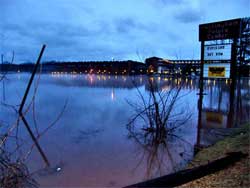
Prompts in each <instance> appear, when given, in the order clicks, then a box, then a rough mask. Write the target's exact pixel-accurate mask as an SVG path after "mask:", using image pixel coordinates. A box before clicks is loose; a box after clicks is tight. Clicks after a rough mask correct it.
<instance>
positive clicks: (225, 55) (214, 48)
mask: <svg viewBox="0 0 250 188" xmlns="http://www.w3.org/2000/svg"><path fill="white" fill-rule="evenodd" d="M231 51H232V45H231V44H221V45H207V46H205V50H204V60H230V59H231Z"/></svg>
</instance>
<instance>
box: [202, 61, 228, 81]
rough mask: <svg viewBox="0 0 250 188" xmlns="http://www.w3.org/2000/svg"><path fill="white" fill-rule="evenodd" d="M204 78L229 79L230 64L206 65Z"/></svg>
mask: <svg viewBox="0 0 250 188" xmlns="http://www.w3.org/2000/svg"><path fill="white" fill-rule="evenodd" d="M203 77H204V78H229V77H230V63H212V64H208V63H205V64H204V72H203Z"/></svg>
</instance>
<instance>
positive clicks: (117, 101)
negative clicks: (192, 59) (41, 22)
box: [0, 74, 250, 187]
mask: <svg viewBox="0 0 250 188" xmlns="http://www.w3.org/2000/svg"><path fill="white" fill-rule="evenodd" d="M29 77H30V74H9V75H7V79H5V80H3V81H1V82H0V84H1V94H0V96H1V98H0V101H1V107H0V123H1V125H2V126H0V130H1V132H6V131H7V130H11V131H10V135H11V136H10V137H9V138H8V140H7V141H6V142H5V147H6V149H7V150H8V152H10V153H11V154H12V157H13V158H18V159H20V160H24V161H25V164H26V165H27V166H28V168H29V170H30V172H31V173H32V174H33V176H34V178H35V179H36V180H37V182H38V183H39V184H40V185H41V187H122V186H126V185H130V184H134V183H137V182H141V181H144V180H148V179H151V178H155V177H159V176H162V175H166V174H169V173H172V172H175V171H178V170H180V169H182V168H183V167H185V165H186V164H187V163H188V162H189V161H190V160H191V159H192V158H193V156H194V154H195V151H196V149H195V148H199V147H201V146H207V145H209V144H211V143H213V142H215V141H216V140H217V139H220V138H221V135H222V134H220V133H221V131H222V130H226V129H230V128H234V127H237V126H238V125H239V124H241V123H244V122H247V121H249V120H250V117H249V114H250V89H249V88H250V79H249V78H244V79H243V78H242V79H241V80H238V81H237V84H236V88H235V90H233V91H232V90H230V80H221V81H218V80H216V81H215V80H206V81H204V92H205V95H204V97H203V101H202V104H203V105H202V109H199V110H201V117H198V112H199V110H198V100H199V95H198V93H199V79H198V78H197V79H195V78H193V79H191V78H178V79H175V78H167V77H157V76H155V77H151V78H149V79H150V80H151V81H152V83H153V85H154V91H155V92H158V93H164V92H168V91H170V90H171V89H172V88H173V87H181V90H180V93H179V96H180V98H179V99H178V100H177V102H176V103H175V104H174V105H175V106H174V109H173V112H175V114H177V115H178V114H179V115H178V116H177V118H176V120H178V118H179V119H180V120H181V119H183V118H184V116H189V117H190V118H188V120H187V121H185V123H183V125H182V126H179V127H178V128H177V129H175V130H174V133H173V134H172V136H171V135H169V136H168V137H167V138H166V141H165V142H164V143H163V144H161V143H156V142H153V141H152V139H151V140H150V139H147V138H148V137H147V135H145V133H144V132H143V131H145V130H143V129H140V128H133V129H131V128H128V126H127V124H128V123H129V122H130V120H131V118H132V117H134V115H136V113H137V111H136V109H135V107H133V105H131V104H138V105H140V104H142V98H141V96H140V94H141V95H142V96H143V97H145V99H146V100H148V94H149V92H150V85H149V82H148V78H147V77H146V76H108V75H66V74H65V75H61V74H60V75H58V74H42V75H40V79H38V76H36V80H35V81H34V85H33V87H32V89H31V92H30V93H29V97H28V100H27V103H26V105H25V109H28V110H27V113H26V114H25V117H27V120H28V122H29V124H30V126H31V128H32V131H33V132H34V134H35V135H36V136H37V137H38V141H39V143H40V145H41V147H42V149H43V150H44V152H45V154H46V156H47V158H48V160H49V161H50V164H51V167H50V168H47V169H44V167H45V164H44V161H43V160H42V158H41V156H40V155H39V153H38V151H37V149H36V148H35V147H34V144H33V142H32V140H31V138H30V136H29V134H28V132H27V130H26V128H25V126H24V124H23V123H22V122H18V124H19V125H18V126H16V124H17V123H16V120H17V119H18V114H17V112H16V109H18V107H19V106H18V105H19V104H20V102H21V100H22V96H23V94H24V91H25V88H26V86H27V83H28V80H29ZM36 85H37V86H38V87H36ZM31 101H33V103H31ZM29 104H30V105H29ZM178 112H181V113H178ZM198 118H201V121H200V122H201V125H199V126H198ZM135 126H136V125H135ZM138 126H139V127H140V125H138ZM10 128H12V129H10ZM31 149H32V150H31Z"/></svg>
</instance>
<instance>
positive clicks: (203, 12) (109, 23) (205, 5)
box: [0, 0, 250, 63]
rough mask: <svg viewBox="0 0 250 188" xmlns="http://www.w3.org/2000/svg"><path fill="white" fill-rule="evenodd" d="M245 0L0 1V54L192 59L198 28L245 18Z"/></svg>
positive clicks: (18, 59)
mask: <svg viewBox="0 0 250 188" xmlns="http://www.w3.org/2000/svg"><path fill="white" fill-rule="evenodd" d="M249 9H250V0H40V1H38V0H37V1H36V0H0V53H1V54H4V57H5V59H6V60H8V58H9V57H10V54H11V52H12V51H14V52H15V63H22V62H27V61H35V60H36V57H37V55H38V53H39V50H40V48H41V45H42V44H47V48H46V51H45V54H44V58H43V60H60V61H63V60H66V61H67V60H72V61H82V60H111V59H112V58H114V59H116V60H126V59H132V60H140V61H141V60H144V59H145V58H146V57H149V56H160V57H164V58H168V59H184V58H185V59H197V58H199V56H200V44H199V42H198V25H199V24H201V23H207V22H214V21H220V20H226V19H233V18H239V17H249V16H250V15H249V14H250V13H249Z"/></svg>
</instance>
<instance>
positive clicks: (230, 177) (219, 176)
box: [180, 124, 250, 188]
mask: <svg viewBox="0 0 250 188" xmlns="http://www.w3.org/2000/svg"><path fill="white" fill-rule="evenodd" d="M249 128H250V124H247V125H244V126H242V128H239V129H237V130H235V131H234V133H233V134H232V135H231V136H228V137H226V138H225V139H223V140H222V141H219V142H217V143H216V144H215V145H213V146H210V147H208V148H205V149H203V150H201V151H200V152H198V154H197V155H196V156H195V158H194V159H193V161H192V162H191V163H190V165H189V166H188V168H193V167H195V166H199V165H203V164H207V163H208V162H209V161H213V160H216V159H219V158H222V157H224V156H226V153H228V152H237V151H241V152H243V153H247V154H248V157H246V158H244V159H242V160H241V161H239V162H237V163H235V164H233V165H231V166H229V167H228V168H226V169H224V170H221V171H219V172H216V173H214V174H211V175H208V176H205V177H203V178H200V179H198V180H195V181H192V182H189V183H187V184H184V185H182V186H180V187H192V188H196V187H199V188H203V187H206V188H210V187H218V188H224V187H234V188H238V187H244V188H245V187H250V135H249V132H250V129H249Z"/></svg>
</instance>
